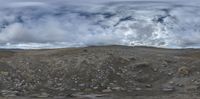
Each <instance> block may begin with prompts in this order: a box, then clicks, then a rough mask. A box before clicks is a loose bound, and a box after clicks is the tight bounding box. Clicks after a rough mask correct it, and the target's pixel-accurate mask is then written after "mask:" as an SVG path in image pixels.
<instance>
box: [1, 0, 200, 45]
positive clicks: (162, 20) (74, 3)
mask: <svg viewBox="0 0 200 99" xmlns="http://www.w3.org/2000/svg"><path fill="white" fill-rule="evenodd" d="M199 2H200V1H198V0H190V2H188V0H167V1H166V0H153V1H152V0H142V1H141V0H137V1H136V0H129V1H127V0H126V1H124V0H0V4H1V6H0V17H1V19H0V48H22V49H41V48H63V47H83V46H91V45H113V44H114V45H127V46H141V45H142V46H155V47H166V48H194V47H195V48H199V47H200V12H199V10H200V7H199V4H200V3H199Z"/></svg>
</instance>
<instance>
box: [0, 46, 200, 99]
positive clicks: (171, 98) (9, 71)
mask: <svg viewBox="0 0 200 99" xmlns="http://www.w3.org/2000/svg"><path fill="white" fill-rule="evenodd" d="M0 96H1V98H0V99H35V98H44V99H62V98H65V99H66V98H67V99H133V98H134V99H200V50H198V49H182V50H178V49H177V50H175V49H174V50H172V49H159V48H150V47H126V46H101V47H100V46H99V47H87V48H68V49H52V50H1V51H0Z"/></svg>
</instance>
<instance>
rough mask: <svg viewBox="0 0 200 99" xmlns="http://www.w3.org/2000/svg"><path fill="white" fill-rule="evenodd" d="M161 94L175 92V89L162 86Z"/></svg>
mask: <svg viewBox="0 0 200 99" xmlns="http://www.w3.org/2000/svg"><path fill="white" fill-rule="evenodd" d="M162 91H163V92H173V91H175V88H174V87H173V86H164V87H162Z"/></svg>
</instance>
